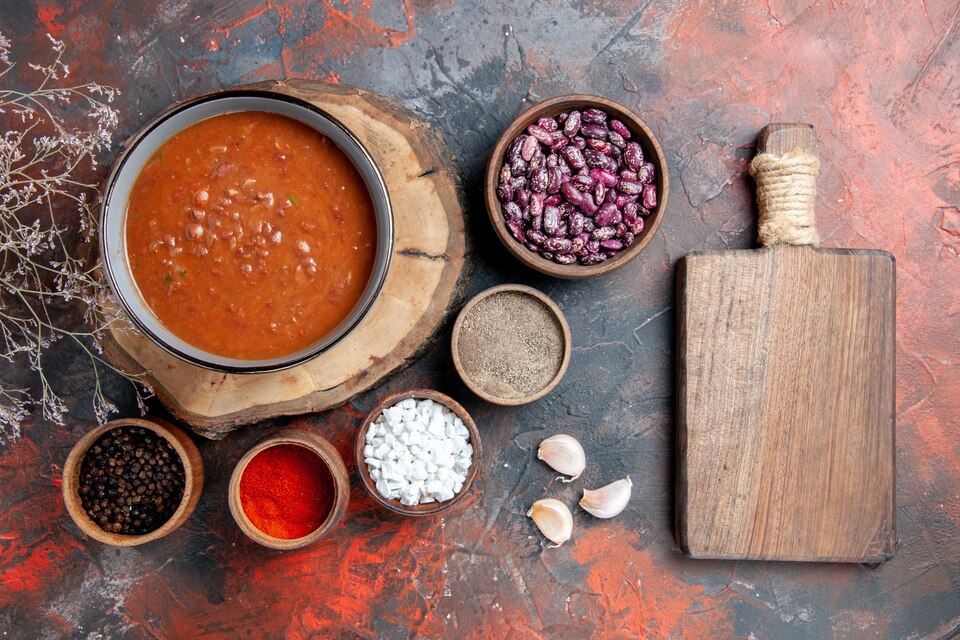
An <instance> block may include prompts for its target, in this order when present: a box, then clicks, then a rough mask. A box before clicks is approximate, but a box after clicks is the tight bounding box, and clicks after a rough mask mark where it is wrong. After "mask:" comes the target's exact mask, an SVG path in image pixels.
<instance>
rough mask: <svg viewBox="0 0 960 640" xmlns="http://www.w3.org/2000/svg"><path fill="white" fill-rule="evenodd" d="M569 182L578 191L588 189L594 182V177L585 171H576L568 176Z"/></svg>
mask: <svg viewBox="0 0 960 640" xmlns="http://www.w3.org/2000/svg"><path fill="white" fill-rule="evenodd" d="M570 182H571V183H572V184H573V186H575V187H576V188H577V189H579V190H580V191H589V190H590V189H592V188H593V185H594V184H596V182H595V181H594V179H593V178H591V177H590V176H589V175H587V174H585V173H578V174H577V175H575V176H573V177H572V178H570Z"/></svg>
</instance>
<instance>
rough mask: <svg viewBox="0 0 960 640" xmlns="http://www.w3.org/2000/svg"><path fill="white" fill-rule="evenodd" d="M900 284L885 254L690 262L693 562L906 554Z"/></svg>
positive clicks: (681, 282) (685, 456)
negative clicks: (901, 534)
mask: <svg viewBox="0 0 960 640" xmlns="http://www.w3.org/2000/svg"><path fill="white" fill-rule="evenodd" d="M767 133H769V134H770V135H769V137H768V136H767V135H764V136H762V137H761V140H768V139H772V140H776V141H778V143H777V144H778V149H782V148H784V145H785V146H786V147H792V146H793V145H796V144H799V143H798V140H800V138H798V137H797V136H796V135H795V133H796V132H792V133H788V134H786V135H782V132H778V131H772V132H767ZM800 135H803V134H802V133H801V134H800ZM781 142H782V143H783V144H782V145H781V144H780V143H781ZM894 278H895V275H894V261H893V257H892V256H891V255H890V254H888V253H886V252H883V251H870V250H856V249H851V250H847V249H815V248H813V247H808V246H799V247H796V246H771V247H765V248H763V249H758V250H746V251H704V252H698V253H693V254H690V255H688V256H686V257H685V258H683V259H682V260H681V262H680V265H679V269H678V308H679V314H678V358H679V360H678V394H677V395H678V415H677V423H678V446H679V450H678V482H677V533H678V538H679V540H680V545H681V547H682V549H683V550H684V551H685V552H686V553H688V554H690V555H692V556H694V557H697V558H749V559H777V560H820V561H846V562H879V561H882V560H885V559H887V558H889V557H890V556H891V555H892V554H893V551H894V547H895V543H896V530H895V513H894V480H895V472H894V416H895V411H894V370H895V368H894V356H895V352H894V349H895V344H894V341H895V327H894V322H895V321H894V302H895V282H894Z"/></svg>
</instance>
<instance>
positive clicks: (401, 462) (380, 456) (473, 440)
mask: <svg viewBox="0 0 960 640" xmlns="http://www.w3.org/2000/svg"><path fill="white" fill-rule="evenodd" d="M356 456H357V471H358V473H359V474H360V480H361V482H362V483H363V486H364V487H365V488H366V490H367V492H369V493H370V495H371V496H373V499H374V500H376V501H377V502H378V503H380V504H381V505H383V506H384V507H386V508H387V509H390V510H391V511H394V512H396V513H402V514H404V515H408V516H426V515H431V514H434V513H439V512H441V511H445V510H447V509H449V508H450V507H452V506H453V505H455V504H456V503H457V502H459V501H460V499H461V498H463V496H464V495H466V494H467V492H468V491H469V490H470V487H471V485H473V481H474V480H475V479H476V477H477V472H478V470H479V468H480V434H479V432H478V431H477V425H476V424H475V423H474V421H473V419H472V418H471V417H470V414H468V413H467V412H466V410H465V409H464V408H463V407H461V406H460V404H459V403H457V402H456V401H455V400H454V399H453V398H451V397H449V396H447V395H444V394H442V393H440V392H438V391H433V390H430V389H412V390H410V391H404V392H401V393H395V394H393V395H391V396H388V397H386V398H384V399H383V400H381V401H380V403H379V404H377V406H376V407H374V408H373V410H372V411H371V412H370V413H369V414H368V415H367V417H366V419H365V420H364V421H363V424H362V425H360V430H359V432H358V434H357V444H356Z"/></svg>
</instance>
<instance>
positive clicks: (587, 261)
mask: <svg viewBox="0 0 960 640" xmlns="http://www.w3.org/2000/svg"><path fill="white" fill-rule="evenodd" d="M579 260H580V264H582V265H584V266H590V265H594V264H600V263H601V262H605V261H606V260H607V256H605V255H603V254H602V253H590V254H587V255H585V256H581V257H580V258H579Z"/></svg>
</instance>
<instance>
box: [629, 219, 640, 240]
mask: <svg viewBox="0 0 960 640" xmlns="http://www.w3.org/2000/svg"><path fill="white" fill-rule="evenodd" d="M630 231H631V232H633V234H634V235H636V236H639V235H640V234H641V233H643V218H637V219H636V221H635V222H634V223H633V224H631V225H630Z"/></svg>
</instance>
